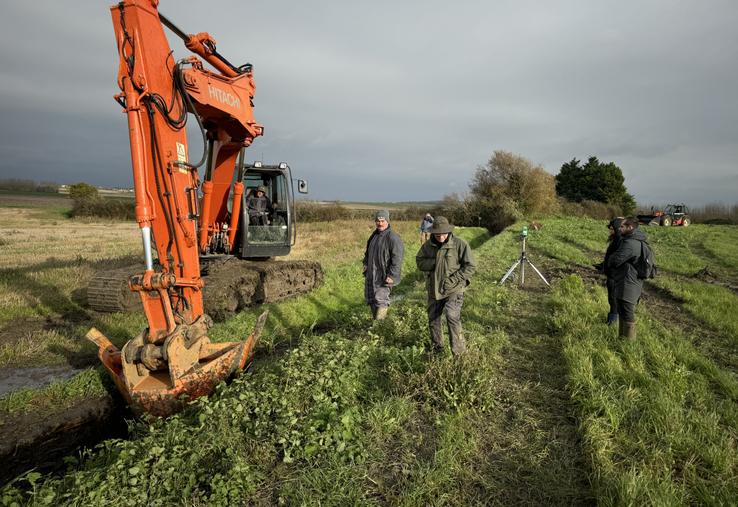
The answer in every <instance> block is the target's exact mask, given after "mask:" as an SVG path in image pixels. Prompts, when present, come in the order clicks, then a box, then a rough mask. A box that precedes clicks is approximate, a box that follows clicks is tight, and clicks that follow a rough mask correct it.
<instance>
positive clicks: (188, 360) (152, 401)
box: [86, 312, 268, 417]
mask: <svg viewBox="0 0 738 507" xmlns="http://www.w3.org/2000/svg"><path fill="white" fill-rule="evenodd" d="M267 315H268V312H264V313H262V314H261V315H260V316H259V318H258V319H257V321H256V325H255V327H254V332H253V333H252V334H251V335H250V336H249V337H248V338H247V339H246V340H245V341H241V342H226V343H212V342H211V341H210V338H208V337H207V336H205V335H204V334H203V335H201V336H199V337H197V338H196V339H193V338H192V336H191V333H189V334H188V332H187V331H188V330H189V329H191V328H190V327H189V326H184V325H181V326H178V327H177V329H175V330H174V331H173V332H172V334H171V335H169V336H168V337H167V339H166V340H164V343H163V344H161V345H154V344H150V343H145V340H143V335H140V336H138V337H137V338H135V339H134V340H131V341H130V342H128V343H127V344H126V346H125V347H124V349H125V350H126V351H127V352H128V353H127V354H121V351H120V350H119V349H118V348H117V347H115V345H113V344H112V343H111V342H110V340H109V339H108V338H107V337H106V336H105V335H103V334H102V333H101V332H100V331H99V330H97V329H95V328H92V329H90V331H88V333H87V335H86V337H87V339H88V340H90V341H91V342H93V343H94V344H95V345H96V346H97V347H98V356H99V357H100V360H101V361H102V363H103V366H105V368H106V369H107V370H108V372H109V373H110V375H111V376H112V377H113V380H114V381H115V384H116V386H117V387H118V390H119V391H120V392H121V393H122V395H123V396H124V398H125V399H126V401H127V402H128V404H129V405H130V406H131V409H132V410H133V412H134V413H135V414H136V415H142V414H144V413H148V414H151V415H154V416H158V417H167V416H169V415H172V414H174V413H175V412H178V411H180V410H181V409H182V408H184V406H185V405H186V404H187V403H188V402H190V401H192V400H194V399H196V398H198V397H200V396H206V395H208V394H210V393H211V392H212V391H213V389H215V386H216V385H217V384H218V383H219V382H221V381H223V380H225V379H227V378H228V377H230V376H231V375H232V374H233V373H235V372H236V371H237V370H239V369H243V368H244V367H245V366H246V363H247V361H248V359H249V358H250V357H251V355H252V352H253V350H254V347H255V345H256V342H257V341H258V339H259V335H260V334H261V331H262V330H263V328H264V324H265V322H266V319H267ZM142 344H143V345H142ZM136 347H139V348H140V349H141V351H142V352H141V353H136V352H135V351H134V352H133V353H130V350H129V349H131V348H136ZM145 347H149V348H152V347H154V348H157V347H158V348H161V353H160V354H158V353H157V356H158V355H161V357H165V358H167V361H165V362H164V363H163V367H162V368H161V369H155V370H150V369H149V368H147V367H143V363H142V359H141V358H142V357H147V356H150V355H151V351H150V350H149V349H146V348H145ZM144 350H145V353H143V351H144ZM148 364H149V367H152V363H151V362H150V361H149V363H148Z"/></svg>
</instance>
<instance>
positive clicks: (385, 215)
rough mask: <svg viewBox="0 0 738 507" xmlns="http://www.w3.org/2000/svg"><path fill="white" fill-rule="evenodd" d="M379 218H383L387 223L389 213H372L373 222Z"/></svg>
mask: <svg viewBox="0 0 738 507" xmlns="http://www.w3.org/2000/svg"><path fill="white" fill-rule="evenodd" d="M380 218H384V219H385V220H386V221H388V222H389V211H387V210H386V209H380V210H377V211H376V212H375V213H374V220H379V219H380Z"/></svg>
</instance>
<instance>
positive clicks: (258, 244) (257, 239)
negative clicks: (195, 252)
mask: <svg viewBox="0 0 738 507" xmlns="http://www.w3.org/2000/svg"><path fill="white" fill-rule="evenodd" d="M292 181H293V180H292V171H291V169H290V167H289V166H288V165H287V164H286V163H284V162H282V163H280V164H279V165H265V164H262V163H261V162H254V163H253V164H252V165H251V166H246V167H244V174H243V184H244V187H245V191H244V193H243V196H242V199H243V201H242V204H241V218H240V221H239V227H240V234H238V235H237V237H239V238H240V244H238V245H237V249H236V250H237V255H238V257H240V258H241V259H261V258H266V257H281V256H284V255H287V254H289V253H290V248H291V247H292V246H293V245H294V244H295V235H296V227H295V206H294V201H295V199H294V188H293V185H292ZM306 188H307V184H306V183H305V182H304V181H303V180H299V182H298V192H301V193H306ZM263 191H266V192H263ZM260 194H261V195H260Z"/></svg>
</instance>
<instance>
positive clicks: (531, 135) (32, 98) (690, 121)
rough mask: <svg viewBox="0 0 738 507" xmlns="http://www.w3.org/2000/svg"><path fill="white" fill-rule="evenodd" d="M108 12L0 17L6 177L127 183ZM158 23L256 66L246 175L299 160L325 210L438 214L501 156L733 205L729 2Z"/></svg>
mask: <svg viewBox="0 0 738 507" xmlns="http://www.w3.org/2000/svg"><path fill="white" fill-rule="evenodd" d="M109 3H110V2H101V1H92V0H76V1H64V2H62V1H58V0H34V1H26V0H6V1H3V2H2V6H1V7H0V9H2V11H1V13H2V15H0V62H1V63H2V65H0V177H2V178H8V177H18V178H25V179H35V180H37V181H38V180H43V181H55V182H58V183H74V182H77V181H85V182H88V183H92V184H96V185H109V186H125V187H128V186H132V183H131V169H130V158H129V148H128V137H127V126H126V122H125V116H124V115H123V114H122V113H121V108H120V106H118V105H117V104H116V103H115V102H114V101H113V99H112V97H113V95H114V94H115V93H117V92H118V89H117V85H116V76H117V69H118V55H117V51H116V48H115V38H114V33H113V29H112V22H111V18H110V11H109V8H108V6H109ZM159 9H160V11H161V12H162V13H163V14H165V15H166V16H167V17H169V19H171V20H172V21H173V22H174V23H175V24H177V25H178V26H179V27H180V28H181V29H182V30H184V31H185V32H187V33H196V32H201V31H207V32H209V33H210V34H211V35H212V36H213V37H214V38H215V39H216V40H217V42H218V51H219V52H220V53H221V54H223V55H224V56H225V57H226V58H228V59H229V60H230V61H231V62H233V63H234V64H237V65H240V64H242V63H245V62H250V63H252V64H253V65H254V76H255V81H256V86H257V90H256V97H255V105H256V108H255V115H256V118H257V120H258V121H259V122H260V123H261V124H262V125H264V126H265V128H266V134H265V136H264V137H261V138H258V139H257V140H256V141H255V142H254V144H253V145H252V147H251V149H250V152H249V154H250V156H249V160H259V159H263V160H264V161H266V162H279V161H286V162H288V163H289V164H290V165H291V166H292V168H293V172H294V173H295V175H296V176H299V177H302V178H306V179H307V180H308V181H309V182H310V190H311V196H312V197H313V198H316V199H329V200H334V199H340V200H346V201H357V200H369V201H407V200H435V199H439V198H441V197H442V196H443V195H444V194H448V193H451V192H464V191H466V190H467V189H468V183H469V181H470V180H471V177H472V175H473V173H474V171H475V169H476V168H477V166H479V165H481V164H484V163H485V162H486V161H487V160H488V159H489V158H490V156H491V155H492V153H493V152H494V151H495V150H506V151H511V152H514V153H517V154H519V155H522V156H524V157H526V158H528V159H529V160H531V161H532V162H534V163H536V164H541V165H543V167H544V168H545V169H546V170H547V171H549V172H551V173H552V174H556V173H557V172H558V171H559V169H560V167H561V164H562V163H564V162H566V161H568V160H571V159H572V158H574V157H576V158H578V159H580V160H586V159H587V158H588V157H589V156H592V155H594V156H597V157H598V158H599V159H600V160H602V161H605V162H614V163H615V164H617V165H618V166H619V167H621V168H622V170H623V173H624V175H625V181H626V186H627V187H628V190H629V191H630V192H631V193H632V194H634V195H635V197H636V199H637V200H638V202H640V203H642V204H648V203H666V202H671V201H685V202H688V203H692V204H694V205H698V204H704V203H708V202H714V201H723V202H725V203H731V204H732V203H735V202H738V92H736V90H738V2H736V0H725V1H696V0H695V1H679V0H663V1H653V0H639V1H631V0H618V1H585V0H579V1H543V0H541V1H535V2H533V1H519V0H515V1H512V0H511V1H500V0H498V1H492V0H485V1H463V0H461V1H459V2H448V1H446V0H444V1H436V0H425V1H405V2H400V1H393V2H389V1H383V0H373V1H371V2H368V1H366V2H346V1H333V0H331V1H316V2H280V1H271V2H265V1H262V2H256V1H249V0H239V1H218V0H211V1H209V2H202V1H198V2H195V1H185V0H177V1H174V0H162V1H161V3H160V5H159ZM170 40H171V42H172V46H173V48H174V49H175V55H176V56H178V57H182V56H185V55H186V54H187V52H186V50H185V49H184V48H183V46H182V45H181V43H180V42H179V39H176V40H175V39H171V38H170ZM193 125H194V122H193ZM191 154H192V155H191V156H192V158H199V156H196V155H195V154H196V150H195V149H194V147H191Z"/></svg>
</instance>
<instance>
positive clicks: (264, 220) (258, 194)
mask: <svg viewBox="0 0 738 507" xmlns="http://www.w3.org/2000/svg"><path fill="white" fill-rule="evenodd" d="M266 192H267V188H266V187H265V186H263V185H262V186H259V187H257V188H256V191H255V192H253V193H252V194H251V195H250V196H249V197H248V199H247V200H246V206H247V207H248V210H249V222H250V224H251V225H269V222H270V216H271V214H272V201H271V200H270V199H269V198H268V197H267V196H266Z"/></svg>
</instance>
